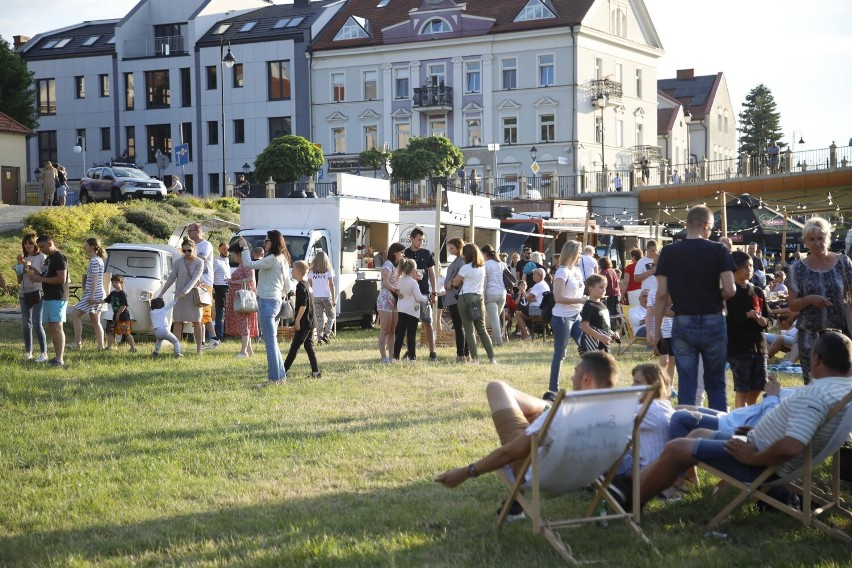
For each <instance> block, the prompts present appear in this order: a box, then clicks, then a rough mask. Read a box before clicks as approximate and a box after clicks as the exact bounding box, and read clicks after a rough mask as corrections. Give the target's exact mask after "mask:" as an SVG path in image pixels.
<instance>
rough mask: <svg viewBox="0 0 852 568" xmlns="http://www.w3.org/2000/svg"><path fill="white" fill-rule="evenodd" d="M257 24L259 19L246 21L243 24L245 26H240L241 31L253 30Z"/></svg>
mask: <svg viewBox="0 0 852 568" xmlns="http://www.w3.org/2000/svg"><path fill="white" fill-rule="evenodd" d="M256 25H257V20H252V21H251V22H246V23H245V24H244V25H243V27H241V28H240V32H239V33H242V32H250V31H252V30H253V29H254V27H255V26H256Z"/></svg>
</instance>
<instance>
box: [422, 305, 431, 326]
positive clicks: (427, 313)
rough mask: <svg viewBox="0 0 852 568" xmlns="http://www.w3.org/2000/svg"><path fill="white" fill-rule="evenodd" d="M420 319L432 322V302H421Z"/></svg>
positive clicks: (424, 321)
mask: <svg viewBox="0 0 852 568" xmlns="http://www.w3.org/2000/svg"><path fill="white" fill-rule="evenodd" d="M420 321H421V322H423V323H432V304H420Z"/></svg>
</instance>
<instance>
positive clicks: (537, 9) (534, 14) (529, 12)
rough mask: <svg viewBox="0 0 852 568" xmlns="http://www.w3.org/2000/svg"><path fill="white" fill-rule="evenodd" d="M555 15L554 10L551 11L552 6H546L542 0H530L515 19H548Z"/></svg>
mask: <svg viewBox="0 0 852 568" xmlns="http://www.w3.org/2000/svg"><path fill="white" fill-rule="evenodd" d="M555 17H556V16H555V15H554V14H553V12H551V11H550V8H548V7H547V6H545V5H544V2H542V0H530V1H529V2H527V5H526V6H524V9H523V10H521V11H520V13H519V14H518V15H517V17H515V21H516V22H527V21H529V20H546V19H548V18H555Z"/></svg>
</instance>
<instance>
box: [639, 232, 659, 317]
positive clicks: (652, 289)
mask: <svg viewBox="0 0 852 568" xmlns="http://www.w3.org/2000/svg"><path fill="white" fill-rule="evenodd" d="M659 256H660V255H659V253H658V252H657V241H653V240H651V241H648V243H647V244H646V245H645V256H643V257H642V258H640V259H639V260H638V262H636V270H635V271H634V272H633V279H634V280H636V281H637V282H641V283H642V290H648V294H649V296H648V307H649V308H650V307H651V306H653V305H654V296H656V294H657V277H656V276H655V275H656V274H657V259H658V258H659Z"/></svg>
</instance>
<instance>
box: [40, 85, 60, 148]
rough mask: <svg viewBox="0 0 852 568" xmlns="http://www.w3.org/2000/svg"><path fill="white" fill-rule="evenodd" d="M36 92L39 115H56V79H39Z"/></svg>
mask: <svg viewBox="0 0 852 568" xmlns="http://www.w3.org/2000/svg"><path fill="white" fill-rule="evenodd" d="M36 92H37V93H38V113H39V114H56V79H39V80H38V81H36ZM51 161H52V160H51ZM42 163H44V162H42Z"/></svg>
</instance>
